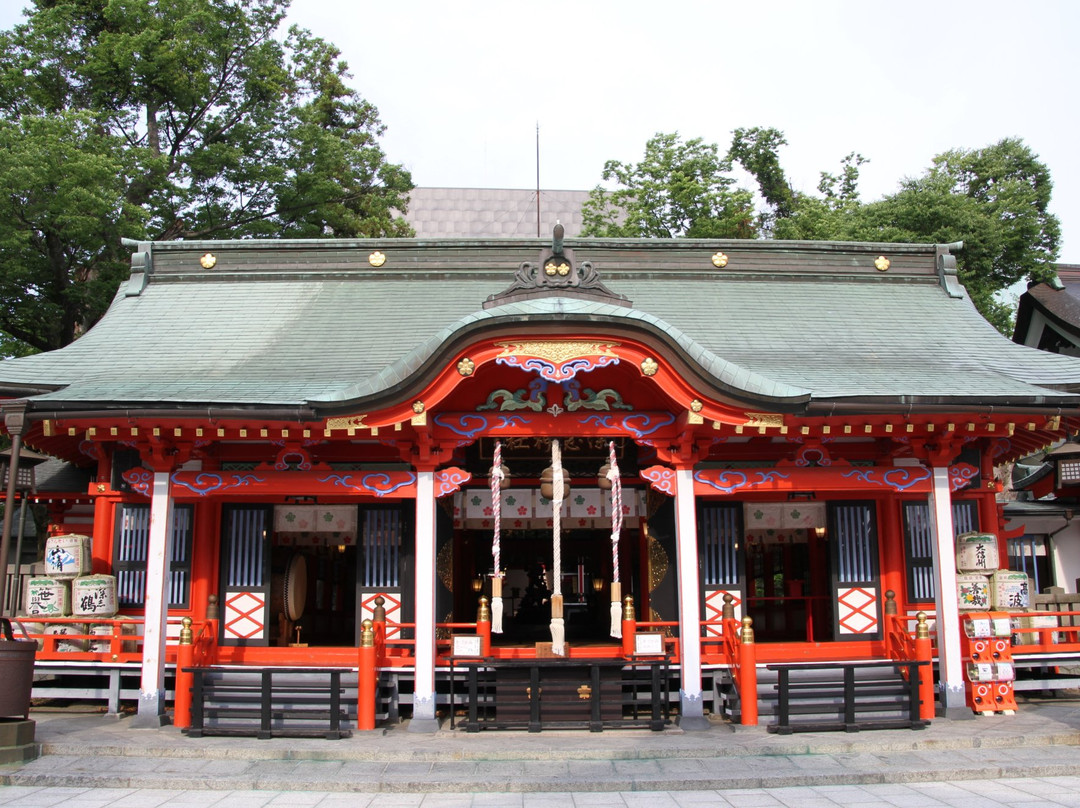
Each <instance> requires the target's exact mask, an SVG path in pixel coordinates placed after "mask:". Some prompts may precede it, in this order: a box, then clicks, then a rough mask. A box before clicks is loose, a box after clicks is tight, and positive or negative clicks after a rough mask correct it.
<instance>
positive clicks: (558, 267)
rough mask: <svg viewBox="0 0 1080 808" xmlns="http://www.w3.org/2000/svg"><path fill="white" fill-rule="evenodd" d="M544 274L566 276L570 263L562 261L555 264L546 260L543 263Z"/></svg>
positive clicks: (568, 272)
mask: <svg viewBox="0 0 1080 808" xmlns="http://www.w3.org/2000/svg"><path fill="white" fill-rule="evenodd" d="M544 274H545V275H547V276H549V277H551V276H554V275H559V276H561V277H566V276H567V275H569V274H570V265H569V264H568V263H566V262H565V261H562V262H560V263H558V264H556V263H555V262H554V261H548V262H547V263H546V264H544Z"/></svg>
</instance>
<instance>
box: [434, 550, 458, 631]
mask: <svg viewBox="0 0 1080 808" xmlns="http://www.w3.org/2000/svg"><path fill="white" fill-rule="evenodd" d="M435 574H436V575H438V576H439V581H441V582H442V585H443V586H445V587H446V589H447V590H448V591H450V592H453V591H454V543H453V542H452V541H448V542H447V543H446V544H444V545H443V546H442V549H441V550H439V554H438V555H437V556H435ZM448 622H453V621H452V620H451V621H448Z"/></svg>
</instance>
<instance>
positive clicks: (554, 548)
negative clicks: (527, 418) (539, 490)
mask: <svg viewBox="0 0 1080 808" xmlns="http://www.w3.org/2000/svg"><path fill="white" fill-rule="evenodd" d="M551 472H552V473H551V485H552V495H551V507H552V516H551V523H552V537H551V554H552V562H551V566H552V575H553V576H554V578H555V580H554V581H553V582H552V593H553V594H555V595H562V504H563V467H562V450H561V448H560V447H559V440H558V438H553V439H552V441H551Z"/></svg>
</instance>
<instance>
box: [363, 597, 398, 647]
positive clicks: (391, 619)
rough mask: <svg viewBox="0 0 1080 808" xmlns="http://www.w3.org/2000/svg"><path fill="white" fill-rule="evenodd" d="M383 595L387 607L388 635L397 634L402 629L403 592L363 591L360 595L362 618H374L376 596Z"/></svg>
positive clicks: (384, 605) (385, 607)
mask: <svg viewBox="0 0 1080 808" xmlns="http://www.w3.org/2000/svg"><path fill="white" fill-rule="evenodd" d="M380 595H382V598H383V600H384V601H385V602H384V603H383V608H384V609H386V636H387V637H393V636H396V635H397V634H398V633H399V632H400V631H401V629H400V628H398V626H397V624H398V623H400V622H401V593H400V592H398V593H396V594H394V593H390V592H363V593H361V595H360V620H361V621H363V620H373V619H374V617H375V598H377V597H379V596H380Z"/></svg>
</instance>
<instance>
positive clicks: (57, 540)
mask: <svg viewBox="0 0 1080 808" xmlns="http://www.w3.org/2000/svg"><path fill="white" fill-rule="evenodd" d="M92 569H93V561H92V559H91V557H90V537H89V536H80V535H78V534H77V533H69V534H67V535H66V536H50V537H49V538H48V539H47V540H46V541H45V574H46V575H48V576H50V577H52V578H78V577H79V576H80V575H86V574H88V573H89V572H90V571H91V570H92Z"/></svg>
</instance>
